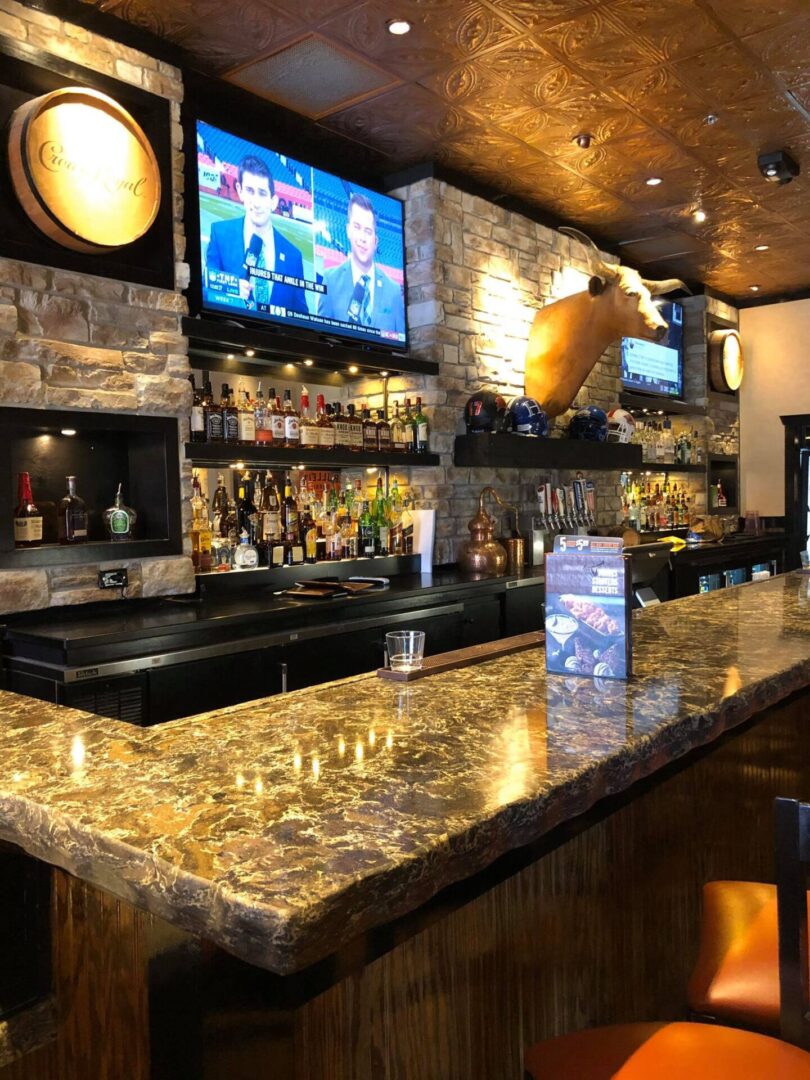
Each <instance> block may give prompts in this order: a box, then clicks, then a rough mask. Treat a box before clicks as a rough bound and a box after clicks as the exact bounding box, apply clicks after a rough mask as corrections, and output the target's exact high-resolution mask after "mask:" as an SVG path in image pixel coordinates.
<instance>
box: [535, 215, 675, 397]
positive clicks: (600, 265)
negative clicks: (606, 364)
mask: <svg viewBox="0 0 810 1080" xmlns="http://www.w3.org/2000/svg"><path fill="white" fill-rule="evenodd" d="M560 232H563V233H567V234H568V235H569V236H573V237H574V239H576V240H579V241H580V243H582V244H584V245H585V254H586V258H587V261H588V270H589V272H590V275H591V277H590V280H589V282H588V291H587V292H581V293H577V294H576V295H574V296H567V297H565V299H563V300H556V301H555V302H554V303H552V304H548V305H547V306H546V307H544V308H541V309H540V311H538V312H537V314H536V315H535V317H534V322H533V323H532V328H531V331H530V333H529V344H528V346H527V349H526V393H527V394H528V395H529V397H533V398H536V399H537V401H539V402H540V404H541V405H542V406H543V408H544V409H545V411H546V412H547V413H548V415H549V416H559V415H560V413H563V412H565V410H566V409H568V408H570V406H571V403H572V402H573V400H574V398H575V397H576V395H577V392H578V391H579V389H580V387H581V386H582V384H583V383H584V382H585V380H586V379H587V378H588V376H589V375H590V373H591V371H592V370H593V367H594V365H595V364H596V361H597V360H598V359H599V357H600V356H601V355H602V353H603V352H604V351H605V349H606V348H607V347H608V345H610V344H611V342H613V341H616V340H617V339H619V338H622V337H636V338H643V339H644V340H646V341H660V340H661V338H663V337H664V335H665V334H666V332H667V329H668V326H667V323H666V322H665V321H664V319H662V318H661V313H660V311H659V310H658V308H657V307H656V306H655V304H654V303H653V302H652V297H653V296H662V295H663V294H664V293H669V292H674V291H675V290H676V289H683V290H684V292H689V289H687V287H686V286H685V285H684V283H683V282H682V281H680V280H679V279H678V278H667V279H666V280H665V281H647V280H646V279H645V278H643V277H641V275H640V274H639V273H638V271H636V270H632V269H631V268H630V267H629V266H614V265H611V264H610V263H606V262H605V261H604V259H603V258H602V256H601V255H600V253H599V249H598V248H597V246H596V244H594V242H593V240H591V239H590V238H589V237H587V236H586V235H585V234H584V233H581V232H580V231H579V230H578V229H569V228H567V227H564V228H561V229H560Z"/></svg>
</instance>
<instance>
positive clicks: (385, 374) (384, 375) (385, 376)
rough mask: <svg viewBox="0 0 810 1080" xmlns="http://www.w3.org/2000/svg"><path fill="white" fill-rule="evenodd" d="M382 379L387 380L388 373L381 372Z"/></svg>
mask: <svg viewBox="0 0 810 1080" xmlns="http://www.w3.org/2000/svg"><path fill="white" fill-rule="evenodd" d="M380 378H381V379H387V378H388V372H387V371H381V372H380Z"/></svg>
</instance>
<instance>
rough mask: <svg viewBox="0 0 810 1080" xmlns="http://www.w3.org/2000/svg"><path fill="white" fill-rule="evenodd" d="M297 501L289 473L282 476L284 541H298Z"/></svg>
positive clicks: (282, 527)
mask: <svg viewBox="0 0 810 1080" xmlns="http://www.w3.org/2000/svg"><path fill="white" fill-rule="evenodd" d="M298 524H299V519H298V503H297V501H296V498H295V495H294V493H293V486H292V481H291V480H290V474H289V473H287V475H286V477H285V478H284V502H283V503H282V504H281V529H282V532H283V533H284V539H285V540H286V541H289V542H291V541H293V540H295V541H296V542H298V540H299V535H298Z"/></svg>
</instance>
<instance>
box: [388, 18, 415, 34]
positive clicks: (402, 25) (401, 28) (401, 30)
mask: <svg viewBox="0 0 810 1080" xmlns="http://www.w3.org/2000/svg"><path fill="white" fill-rule="evenodd" d="M385 25H386V26H387V27H388V33H389V34H394V35H395V36H396V37H402V35H403V34H407V33H409V32H410V29H411V24H410V23H409V22H408V20H407V19H389V20H388V22H387V23H386V24H385Z"/></svg>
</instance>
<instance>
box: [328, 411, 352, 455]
mask: <svg viewBox="0 0 810 1080" xmlns="http://www.w3.org/2000/svg"><path fill="white" fill-rule="evenodd" d="M332 408H333V409H334V413H333V416H332V427H333V428H334V431H335V449H336V450H348V449H349V439H350V434H349V431H350V425H349V421H348V419H347V418H346V417H345V416H344V415H343V408H342V406H341V404H340V402H339V401H336V402H335V404H334V405H333V406H332Z"/></svg>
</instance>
